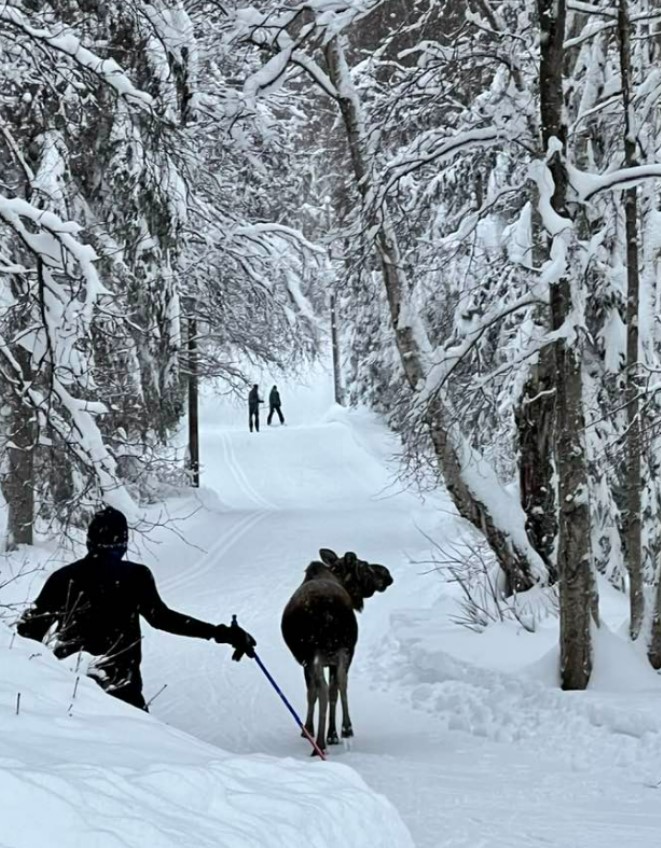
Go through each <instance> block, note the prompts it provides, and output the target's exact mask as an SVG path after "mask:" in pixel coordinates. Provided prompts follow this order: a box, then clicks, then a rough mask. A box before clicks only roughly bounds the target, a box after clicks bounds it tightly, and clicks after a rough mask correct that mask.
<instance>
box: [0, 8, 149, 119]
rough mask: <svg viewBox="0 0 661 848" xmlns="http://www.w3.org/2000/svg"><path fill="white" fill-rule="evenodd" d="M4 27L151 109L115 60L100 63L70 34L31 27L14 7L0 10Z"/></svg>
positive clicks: (138, 104)
mask: <svg viewBox="0 0 661 848" xmlns="http://www.w3.org/2000/svg"><path fill="white" fill-rule="evenodd" d="M2 23H5V24H8V25H9V26H11V27H13V28H14V29H17V30H20V31H21V32H23V33H24V34H25V35H26V36H27V37H28V38H30V39H32V40H34V41H38V42H39V43H41V44H43V45H46V46H47V47H49V48H50V49H51V50H54V51H56V52H58V53H62V54H64V55H66V56H69V58H71V59H72V60H73V61H74V62H75V63H76V64H77V65H78V66H79V67H81V68H84V69H85V70H87V71H90V72H91V73H93V74H95V75H96V76H97V77H99V78H100V79H101V80H103V82H104V83H105V84H106V85H108V86H110V87H111V88H113V89H114V90H115V92H116V93H117V94H118V95H119V96H120V97H123V98H124V99H125V100H126V101H127V102H128V103H130V104H132V105H134V106H138V107H140V108H147V109H149V108H151V107H152V106H153V105H154V99H153V97H152V96H151V95H150V94H148V93H147V92H145V91H141V90H140V89H138V88H136V87H135V86H134V85H133V83H132V82H131V80H130V79H129V78H128V76H127V75H126V74H125V73H124V71H123V70H122V68H121V67H120V65H118V64H117V62H115V60H114V59H102V58H101V57H100V56H98V55H97V54H96V53H93V52H92V51H91V50H88V49H87V48H86V47H83V45H82V44H81V42H80V39H78V38H77V37H76V36H75V35H73V34H72V33H70V32H64V31H63V32H61V33H53V32H51V31H50V30H48V29H44V28H42V27H35V26H33V25H32V24H31V23H30V21H29V20H28V18H27V17H26V15H25V14H24V13H23V12H21V11H20V10H19V9H17V8H16V7H15V6H8V5H2V6H0V24H2Z"/></svg>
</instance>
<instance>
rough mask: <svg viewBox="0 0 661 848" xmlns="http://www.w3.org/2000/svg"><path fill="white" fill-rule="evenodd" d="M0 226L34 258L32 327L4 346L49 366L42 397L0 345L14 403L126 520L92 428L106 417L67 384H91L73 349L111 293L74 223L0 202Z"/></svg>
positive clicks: (130, 508)
mask: <svg viewBox="0 0 661 848" xmlns="http://www.w3.org/2000/svg"><path fill="white" fill-rule="evenodd" d="M26 221H27V222H29V223H30V225H31V228H30V229H28V227H27V226H26V223H25V222H26ZM2 222H4V224H5V225H6V226H7V227H9V228H10V230H11V231H12V232H13V233H14V234H15V236H16V237H17V238H18V239H19V240H20V241H21V242H22V244H23V245H24V247H25V248H27V250H28V251H29V253H30V254H31V255H32V256H33V257H34V258H35V266H36V267H35V268H33V269H29V271H30V273H29V275H26V284H27V285H28V286H30V293H31V295H32V298H33V300H34V302H35V304H38V309H37V311H38V315H39V321H38V322H36V323H35V326H33V327H32V328H30V329H29V330H28V331H27V332H24V333H23V334H22V336H21V337H20V339H13V340H12V343H11V344H13V345H16V344H19V345H21V347H23V348H25V349H26V350H27V351H28V352H29V353H30V356H31V359H32V361H33V363H35V370H37V371H38V370H39V364H40V363H42V362H43V361H46V362H47V363H48V365H49V366H50V368H49V391H48V392H47V393H46V392H43V391H41V390H40V389H38V388H37V387H36V386H35V384H34V381H33V380H32V379H29V378H28V377H27V376H26V375H25V374H24V372H23V369H22V368H21V365H20V363H19V362H18V361H17V359H16V357H15V356H14V354H13V353H12V346H11V344H10V343H9V342H8V341H7V340H4V339H1V338H0V353H1V354H2V357H3V359H4V361H5V363H6V365H8V366H9V369H10V375H9V381H10V382H11V383H12V384H13V385H14V387H15V391H16V392H17V394H18V396H19V397H21V398H23V399H24V400H25V401H26V402H27V403H29V404H30V406H32V407H33V408H34V409H35V410H36V412H37V414H38V415H39V416H40V417H41V418H42V419H43V421H44V422H47V423H48V424H49V425H50V426H51V427H52V428H53V429H54V430H55V432H56V433H57V434H58V435H59V436H60V438H61V439H62V442H63V444H65V445H68V446H69V448H70V449H71V450H72V451H73V452H74V453H75V454H76V456H77V457H78V459H79V460H80V461H81V462H82V463H83V464H84V465H85V466H86V467H87V468H88V469H89V471H90V472H91V473H92V475H93V476H94V477H95V478H96V480H97V482H98V484H99V487H100V489H101V491H102V492H103V495H104V498H105V499H106V501H107V502H108V503H111V504H113V505H115V506H117V507H118V508H120V509H122V511H124V512H127V513H128V514H129V515H133V514H134V512H135V505H134V503H133V500H132V498H131V497H130V495H129V493H128V492H127V490H126V489H125V487H124V486H123V485H122V484H121V483H120V482H119V480H118V477H117V473H116V467H115V461H114V459H113V457H112V456H111V455H110V454H109V452H108V450H107V448H106V446H105V444H104V442H103V437H102V435H101V432H100V430H99V428H98V427H97V425H96V422H95V421H94V416H95V415H98V414H102V413H104V412H105V411H106V408H105V406H104V405H103V404H101V403H98V402H94V401H90V400H86V399H83V398H78V397H75V396H74V395H73V394H72V392H71V391H70V388H69V386H71V385H74V386H78V387H79V388H81V389H82V388H83V387H84V385H85V382H87V384H89V383H90V382H91V381H90V379H89V375H88V374H87V373H86V367H85V362H84V359H83V355H82V354H81V352H80V351H79V350H78V343H79V342H85V341H86V339H87V336H88V333H89V330H90V327H91V322H92V318H93V312H94V307H95V305H96V302H97V298H98V297H99V295H101V294H110V292H108V290H107V289H106V288H105V286H104V285H103V284H102V283H101V281H100V279H99V277H98V274H97V271H96V268H95V266H94V260H95V259H96V255H95V253H94V251H93V250H92V248H91V247H89V246H87V245H84V244H81V243H80V242H79V241H78V239H77V238H76V233H77V232H78V231H79V229H80V228H79V227H78V225H77V224H74V223H71V222H67V221H63V220H62V219H61V218H60V217H59V216H58V215H56V214H55V213H54V212H48V211H45V210H43V209H39V208H37V207H36V206H33V205H32V204H31V203H29V202H27V201H25V200H22V199H20V198H7V197H4V196H2V195H0V223H2ZM81 278H82V279H81ZM81 282H82V285H81ZM72 283H73V284H75V286H74V285H72ZM79 292H83V294H82V297H83V300H80V299H79V296H78V293H79ZM55 400H56V401H59V404H56V403H54V401H55Z"/></svg>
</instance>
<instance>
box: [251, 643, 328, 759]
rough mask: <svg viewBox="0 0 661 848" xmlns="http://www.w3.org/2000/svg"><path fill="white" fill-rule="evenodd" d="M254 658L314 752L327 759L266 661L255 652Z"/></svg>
mask: <svg viewBox="0 0 661 848" xmlns="http://www.w3.org/2000/svg"><path fill="white" fill-rule="evenodd" d="M254 658H255V662H256V663H257V665H258V666H259V667H260V668H261V670H262V671H263V672H264V675H265V676H266V679H267V680H268V682H269V683H270V684H271V686H273V688H274V689H275V691H276V692H277V693H278V695H280V698H281V699H282V703H283V704H284V705H285V706H286V707H287V709H288V710H289V712H290V713H291V714H292V716H293V717H294V721H295V722H296V724H297V725H298V726H299V727H300V728H301V730H302V731H303V734H304V735H305V737H306V738H307V740H308V742H309V743H310V744H311V745H312V747H313V748H314V752H315V754H318V755H319V756H320V757H321V759H322V760H325V759H326V754H324V752H323V751H322V750H321V748H320V747H319V745H317V743H316V741H315V740H314V738H313V737H312V734H311V733H310V732H309V731H308V729H307V727H306V726H305V725H304V724H303V722H302V721H301V720H300V718H299V717H298V714H297V712H296V710H295V709H294V708H293V707H292V705H291V704H290V703H289V701H288V700H287V699H286V698H285V696H284V694H283V692H282V689H281V688H280V687H279V686H278V684H277V683H276V682H275V680H274V679H273V677H272V676H271V674H270V673H269V670H268V669H267V668H266V666H265V665H264V663H263V662H262V661H261V659H260V658H259V657H258V656H257V654H255V657H254Z"/></svg>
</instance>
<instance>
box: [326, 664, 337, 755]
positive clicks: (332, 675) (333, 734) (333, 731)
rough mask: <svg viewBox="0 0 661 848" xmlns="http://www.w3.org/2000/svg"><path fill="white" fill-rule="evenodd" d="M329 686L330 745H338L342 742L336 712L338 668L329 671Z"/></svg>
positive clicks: (331, 667) (333, 666) (333, 667)
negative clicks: (338, 733)
mask: <svg viewBox="0 0 661 848" xmlns="http://www.w3.org/2000/svg"><path fill="white" fill-rule="evenodd" d="M328 677H329V686H328V744H329V745H338V744H339V742H340V740H339V739H338V736H337V728H336V726H335V712H336V710H337V693H338V683H337V666H335V665H332V666H330V667H329V669H328Z"/></svg>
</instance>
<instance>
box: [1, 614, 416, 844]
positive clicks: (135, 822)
mask: <svg viewBox="0 0 661 848" xmlns="http://www.w3.org/2000/svg"><path fill="white" fill-rule="evenodd" d="M205 647H206V648H207V651H212V652H218V651H219V650H220V649H219V648H218V646H215V645H213V646H209V645H205ZM74 665H75V663H74V660H73V659H70V660H68V661H64V662H62V663H59V662H57V660H55V659H54V658H53V657H52V656H51V655H50V654H49V653H48V651H47V650H45V649H44V650H39V649H38V648H36V646H35V644H34V643H33V642H28V641H27V640H23V639H20V638H16V637H13V635H12V633H11V632H10V630H9V629H8V628H7V627H5V626H3V625H1V626H0V667H1V668H2V674H1V675H0V739H1V740H2V741H1V743H0V763H1V764H2V772H1V773H0V817H1V818H2V823H3V825H2V837H1V842H2V845H3V846H8V848H34V846H36V845H53V846H55V845H56V846H57V848H80V846H83V845H85V846H87V845H94V846H95V848H134V847H135V848H138V847H139V848H145V846H149V848H175V846H176V848H205V846H208V848H263V846H266V845H268V846H273V848H278V846H282V847H283V848H285V846H286V848H295V847H296V846H300V848H321V847H322V846H327V845H342V844H350V845H352V846H356V848H361V846H382V847H383V848H400V846H411V845H412V842H411V840H410V837H409V836H408V834H407V832H406V829H405V827H404V825H403V824H402V822H401V820H400V819H399V817H398V816H397V814H396V812H395V811H394V809H393V808H392V806H391V805H390V804H389V803H388V802H387V801H386V800H385V799H384V798H383V797H380V796H379V795H376V794H375V793H374V792H372V791H370V790H369V789H368V787H367V786H366V785H365V783H364V781H363V780H362V779H361V778H360V777H359V776H358V775H357V774H356V773H355V772H354V771H352V770H351V769H349V768H347V767H346V766H344V765H342V764H328V763H319V762H317V761H311V760H305V759H302V758H298V759H293V758H279V759H275V758H273V757H268V756H259V755H253V756H233V755H231V754H228V753H227V752H225V751H222V750H220V749H219V748H215V747H213V746H211V745H207V744H204V743H203V742H199V741H197V740H195V739H193V738H191V737H190V736H188V735H186V734H185V733H182V732H179V731H177V730H175V729H173V728H171V727H168V726H167V725H165V724H162V723H160V722H158V721H154V720H153V719H151V718H150V717H149V716H147V715H146V714H144V713H142V712H140V711H139V710H135V709H133V708H131V707H129V706H127V705H125V704H122V703H121V702H119V701H117V700H115V699H113V698H110V697H108V696H107V695H106V694H105V693H103V692H102V691H101V689H99V688H98V687H97V685H96V684H95V683H93V682H92V681H91V680H88V679H86V678H80V680H78V682H77V683H76V680H77V676H76V674H75V672H74V671H73V670H72V669H73V666H74ZM66 666H71V667H72V668H71V669H69V668H67V667H66ZM74 692H75V696H74ZM19 695H20V702H19V709H18V712H17V698H18V696H19ZM220 715H222V713H221V714H220ZM36 811H38V813H39V814H38V815H35V814H34V813H35V812H36ZM345 840H346V841H345Z"/></svg>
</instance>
